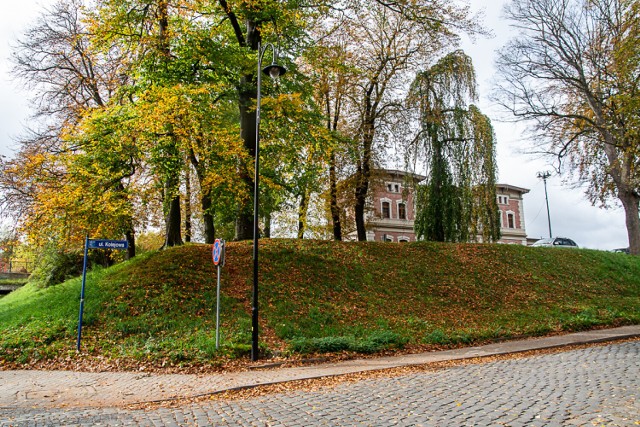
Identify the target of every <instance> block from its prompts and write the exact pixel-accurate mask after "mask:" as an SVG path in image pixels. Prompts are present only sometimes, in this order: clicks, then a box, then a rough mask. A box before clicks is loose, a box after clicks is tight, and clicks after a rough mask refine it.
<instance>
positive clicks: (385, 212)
mask: <svg viewBox="0 0 640 427" xmlns="http://www.w3.org/2000/svg"><path fill="white" fill-rule="evenodd" d="M382 218H391V204H390V203H389V202H382Z"/></svg>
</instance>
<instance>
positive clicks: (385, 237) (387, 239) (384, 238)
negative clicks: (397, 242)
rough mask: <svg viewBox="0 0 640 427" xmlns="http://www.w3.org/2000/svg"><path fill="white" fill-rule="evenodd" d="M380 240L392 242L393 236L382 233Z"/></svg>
mask: <svg viewBox="0 0 640 427" xmlns="http://www.w3.org/2000/svg"><path fill="white" fill-rule="evenodd" d="M382 241H383V242H393V236H390V235H388V234H383V235H382Z"/></svg>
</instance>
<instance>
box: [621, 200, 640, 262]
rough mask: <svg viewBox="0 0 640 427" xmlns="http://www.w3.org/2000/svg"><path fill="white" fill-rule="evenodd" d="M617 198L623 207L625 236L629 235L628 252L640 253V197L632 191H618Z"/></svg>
mask: <svg viewBox="0 0 640 427" xmlns="http://www.w3.org/2000/svg"><path fill="white" fill-rule="evenodd" d="M618 198H619V199H620V202H622V206H623V208H624V217H625V221H626V225H627V236H628V237H629V252H630V253H631V254H633V255H640V217H639V216H638V209H639V207H640V197H639V196H638V195H637V194H636V193H635V192H633V191H625V192H622V191H620V192H618Z"/></svg>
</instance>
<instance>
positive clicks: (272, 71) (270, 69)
mask: <svg viewBox="0 0 640 427" xmlns="http://www.w3.org/2000/svg"><path fill="white" fill-rule="evenodd" d="M268 48H271V50H272V51H273V59H272V61H271V65H268V66H266V67H264V68H262V58H263V57H264V54H265V52H266V51H267V49H268ZM277 59H278V50H277V49H276V47H275V46H274V45H273V44H271V43H267V44H266V45H264V47H263V46H262V44H261V43H258V92H257V96H256V153H255V156H256V158H255V176H254V179H253V185H254V186H253V306H252V307H251V360H252V361H254V362H255V361H256V360H258V352H259V349H258V234H259V230H258V192H259V191H258V190H259V186H258V180H259V172H260V100H261V99H260V97H261V93H260V89H261V87H260V86H261V85H262V73H265V74H266V75H268V76H270V77H271V78H272V79H277V78H278V77H280V76H281V75H283V74H284V73H286V72H287V69H286V68H284V67H283V66H281V65H278V64H277V63H276V61H277Z"/></svg>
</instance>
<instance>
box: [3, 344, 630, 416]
mask: <svg viewBox="0 0 640 427" xmlns="http://www.w3.org/2000/svg"><path fill="white" fill-rule="evenodd" d="M0 420H1V421H0V426H53V425H64V426H73V425H86V426H99V425H109V426H237V425H240V426H287V427H290V426H305V427H306V426H316V425H319V426H323V425H326V426H394V425H397V426H592V425H594V426H595V425H597V426H600V425H605V426H636V425H640V341H631V342H626V343H614V344H611V345H606V346H595V347H589V348H586V349H581V350H573V351H568V352H561V353H555V354H548V355H538V356H533V357H529V358H519V359H510V360H501V361H495V362H489V363H483V364H476V365H463V366H458V367H453V368H449V369H444V370H440V371H436V372H418V373H412V374H409V375H404V376H400V377H393V378H375V379H367V380H362V381H359V382H356V383H343V384H341V385H339V386H337V387H333V388H325V389H321V390H316V391H292V392H289V393H284V394H270V395H266V396H261V397H256V398H251V399H242V400H229V401H210V402H203V403H197V404H196V403H190V404H185V405H184V406H181V407H178V408H157V409H153V410H147V411H144V410H127V409H122V408H97V409H95V408H94V409H77V408H74V409H64V408H62V409H59V408H56V409H38V408H0Z"/></svg>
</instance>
